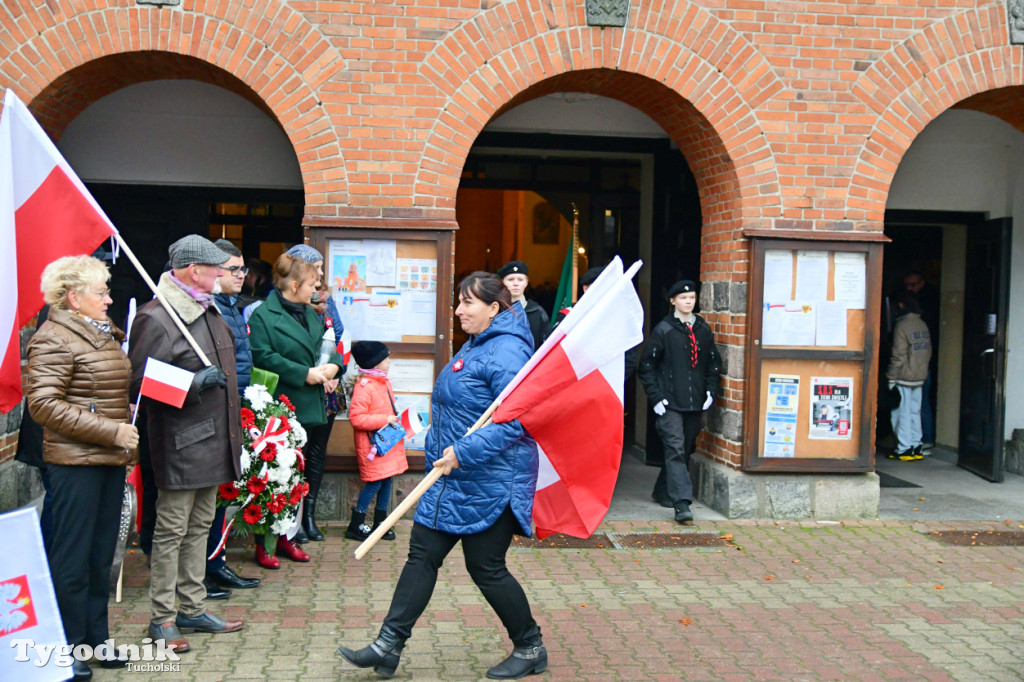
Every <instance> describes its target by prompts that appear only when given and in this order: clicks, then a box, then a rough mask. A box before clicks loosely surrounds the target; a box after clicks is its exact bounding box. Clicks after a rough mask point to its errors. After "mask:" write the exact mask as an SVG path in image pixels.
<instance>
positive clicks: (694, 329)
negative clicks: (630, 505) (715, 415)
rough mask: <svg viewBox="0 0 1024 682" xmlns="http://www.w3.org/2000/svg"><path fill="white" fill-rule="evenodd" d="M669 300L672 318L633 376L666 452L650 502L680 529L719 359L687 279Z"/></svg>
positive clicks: (687, 514) (687, 517) (687, 516)
mask: <svg viewBox="0 0 1024 682" xmlns="http://www.w3.org/2000/svg"><path fill="white" fill-rule="evenodd" d="M668 300H669V303H671V304H672V312H671V313H669V314H668V315H666V316H665V318H664V319H663V320H662V321H661V322H659V323H658V324H657V325H656V326H655V327H654V329H653V330H652V331H651V335H650V338H649V339H648V341H647V345H646V346H644V351H643V354H642V355H641V356H640V367H639V368H638V370H637V376H639V377H640V382H641V383H642V384H643V387H644V392H645V393H646V394H647V399H648V400H649V401H650V402H651V405H652V407H653V409H654V413H655V414H656V415H657V417H656V421H655V424H654V425H655V428H657V430H658V435H659V436H661V441H662V444H663V445H664V446H665V464H664V468H663V469H662V471H661V474H660V475H659V476H658V483H655V486H654V497H655V500H656V501H658V502H661V503H663V504H664V506H669V505H668V504H665V503H666V502H668V503H671V506H673V507H674V508H675V519H676V521H677V522H679V523H684V524H685V523H690V522H692V521H693V512H691V511H690V503H691V502H693V485H692V484H691V482H690V471H689V464H690V455H691V454H692V453H693V451H694V450H695V449H696V444H697V435H698V434H699V433H700V430H701V428H702V426H703V424H702V420H703V414H702V413H703V412H704V410H706V409H708V408H709V407H711V403H712V402H713V400H714V395H715V393H717V391H718V382H719V373H720V372H721V369H722V359H721V357H720V356H719V354H718V348H717V347H716V346H715V335H714V334H713V333H712V332H711V327H709V326H708V323H707V322H705V321H704V318H702V317H701V316H700V315H696V314H694V312H693V308H694V306H695V305H696V303H697V285H696V284H695V283H694V282H692V281H691V280H688V279H684V280H681V281H679V282H676V283H675V284H673V285H672V288H671V289H669V291H668ZM661 486H664V487H663V488H662V487H661ZM663 490H664V492H662V491H663Z"/></svg>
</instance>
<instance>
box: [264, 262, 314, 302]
mask: <svg viewBox="0 0 1024 682" xmlns="http://www.w3.org/2000/svg"><path fill="white" fill-rule="evenodd" d="M310 275H312V276H313V277H316V266H314V265H313V264H312V263H310V262H309V261H305V260H303V259H301V258H297V257H296V256H291V255H289V254H287V253H282V254H281V255H280V256H278V258H277V261H275V262H274V288H276V289H277V290H278V291H280V292H282V293H284V291H285V290H286V289H287V288H288V283H289V282H302V281H303V280H304V279H306V278H307V277H309V276H310Z"/></svg>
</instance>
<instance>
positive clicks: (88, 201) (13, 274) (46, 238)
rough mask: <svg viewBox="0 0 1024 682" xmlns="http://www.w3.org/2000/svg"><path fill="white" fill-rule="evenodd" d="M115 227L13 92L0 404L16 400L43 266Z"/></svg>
mask: <svg viewBox="0 0 1024 682" xmlns="http://www.w3.org/2000/svg"><path fill="white" fill-rule="evenodd" d="M116 232H117V230H116V229H115V228H114V226H113V224H112V223H111V222H110V219H109V218H107V216H106V215H105V214H104V213H103V209H101V208H100V206H99V204H97V203H96V200H95V199H93V198H92V195H91V194H89V190H87V189H86V188H85V185H83V184H82V181H81V180H79V179H78V176H77V175H75V172H74V171H73V170H71V166H69V165H68V163H67V161H65V160H64V157H62V156H61V154H60V152H59V151H57V147H56V146H55V145H54V144H53V142H52V141H51V140H50V138H49V137H47V135H46V133H45V132H44V131H43V129H42V128H41V127H40V126H39V124H38V123H37V122H36V120H35V119H34V118H33V117H32V114H31V113H30V112H29V110H28V108H27V107H26V106H25V105H24V103H22V101H21V100H20V99H18V97H17V96H16V95H15V94H14V93H13V92H11V91H10V90H7V92H6V94H5V96H4V109H3V113H2V114H0V283H2V288H3V291H4V295H3V296H0V343H4V344H6V349H5V352H4V354H3V364H2V365H0V412H8V411H10V410H11V409H12V408H13V407H14V406H16V405H17V404H18V403H19V402H21V344H20V343H19V338H18V330H19V329H20V328H21V327H22V326H24V325H25V324H26V323H28V321H29V320H31V319H32V317H33V316H34V315H35V314H36V313H37V312H39V309H40V308H42V307H43V295H42V292H40V290H39V280H40V276H41V275H42V272H43V268H45V267H46V266H47V265H48V264H49V263H51V262H53V261H55V260H57V259H58V258H60V257H61V256H75V255H82V254H89V253H92V252H93V251H95V250H96V247H97V246H99V245H100V243H102V242H103V240H104V239H107V238H109V237H112V236H113V235H114V234H115V233H116Z"/></svg>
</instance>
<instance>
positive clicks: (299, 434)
mask: <svg viewBox="0 0 1024 682" xmlns="http://www.w3.org/2000/svg"><path fill="white" fill-rule="evenodd" d="M288 424H289V425H290V426H291V427H292V438H294V439H295V447H297V448H301V447H302V446H303V445H305V444H306V429H304V428H302V424H300V423H299V422H298V420H297V419H294V418H293V419H289V420H288Z"/></svg>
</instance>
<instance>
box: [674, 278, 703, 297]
mask: <svg viewBox="0 0 1024 682" xmlns="http://www.w3.org/2000/svg"><path fill="white" fill-rule="evenodd" d="M691 291H692V292H693V293H697V285H696V283H694V281H693V280H692V279H681V280H679V281H678V282H676V283H675V284H673V285H672V287H671V288H670V289H669V290H668V297H669V298H675V297H676V296H677V295H678V294H687V293H690V292H691Z"/></svg>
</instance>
